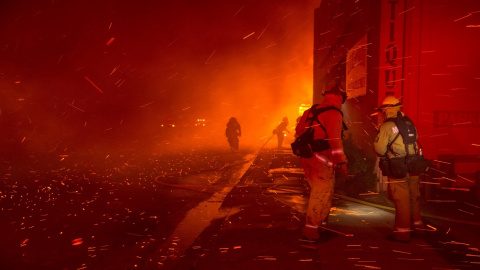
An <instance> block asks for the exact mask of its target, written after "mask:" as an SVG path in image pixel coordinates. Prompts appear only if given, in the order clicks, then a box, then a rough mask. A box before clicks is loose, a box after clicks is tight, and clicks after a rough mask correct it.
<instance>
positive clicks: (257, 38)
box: [257, 23, 270, 40]
mask: <svg viewBox="0 0 480 270" xmlns="http://www.w3.org/2000/svg"><path fill="white" fill-rule="evenodd" d="M268 26H270V23H268V25H267V26H266V27H265V29H263V31H262V32H261V33H260V35H259V36H258V37H257V40H259V39H260V37H261V36H262V35H263V33H265V31H266V30H267V28H268Z"/></svg>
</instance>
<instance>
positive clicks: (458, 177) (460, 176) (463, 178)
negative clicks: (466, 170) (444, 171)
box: [457, 175, 475, 183]
mask: <svg viewBox="0 0 480 270" xmlns="http://www.w3.org/2000/svg"><path fill="white" fill-rule="evenodd" d="M457 177H458V178H461V179H463V180H466V181H468V182H470V183H475V182H474V181H472V180H469V179H467V178H465V177H463V176H460V175H457Z"/></svg>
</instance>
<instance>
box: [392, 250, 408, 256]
mask: <svg viewBox="0 0 480 270" xmlns="http://www.w3.org/2000/svg"><path fill="white" fill-rule="evenodd" d="M393 252H397V253H403V254H409V255H412V253H410V252H405V251H399V250H393Z"/></svg>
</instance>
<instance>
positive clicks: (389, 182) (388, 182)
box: [385, 181, 406, 184]
mask: <svg viewBox="0 0 480 270" xmlns="http://www.w3.org/2000/svg"><path fill="white" fill-rule="evenodd" d="M405 182H406V181H386V182H385V183H387V184H392V183H405Z"/></svg>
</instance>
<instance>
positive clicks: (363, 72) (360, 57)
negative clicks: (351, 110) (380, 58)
mask: <svg viewBox="0 0 480 270" xmlns="http://www.w3.org/2000/svg"><path fill="white" fill-rule="evenodd" d="M346 77H347V87H346V88H347V89H346V91H347V95H348V98H354V97H358V96H363V95H365V94H367V35H365V36H363V38H361V39H360V40H359V41H358V42H357V44H355V46H353V48H352V49H350V50H349V51H348V52H347V76H346Z"/></svg>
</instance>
